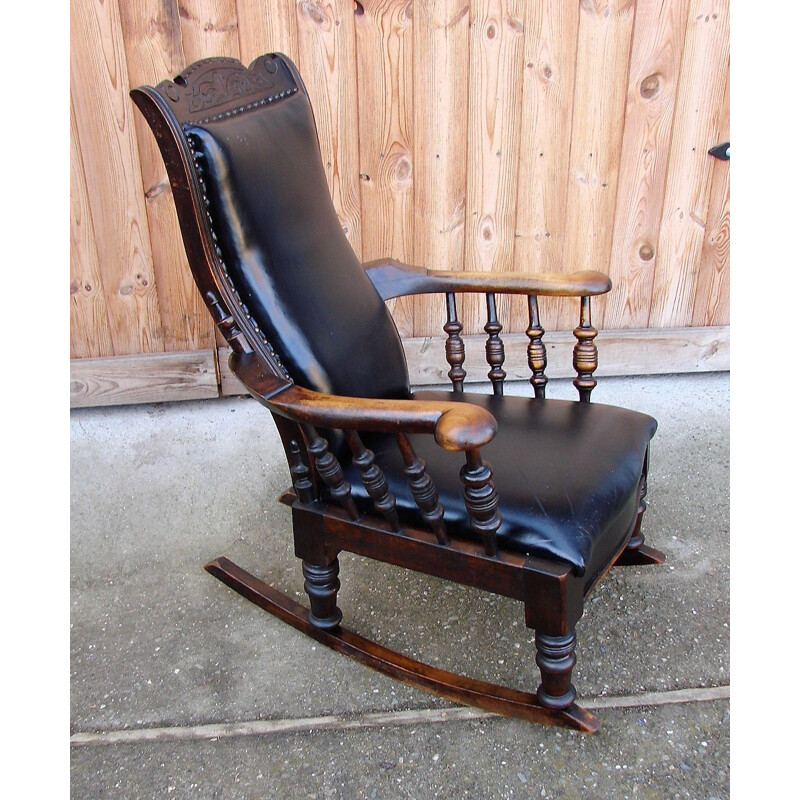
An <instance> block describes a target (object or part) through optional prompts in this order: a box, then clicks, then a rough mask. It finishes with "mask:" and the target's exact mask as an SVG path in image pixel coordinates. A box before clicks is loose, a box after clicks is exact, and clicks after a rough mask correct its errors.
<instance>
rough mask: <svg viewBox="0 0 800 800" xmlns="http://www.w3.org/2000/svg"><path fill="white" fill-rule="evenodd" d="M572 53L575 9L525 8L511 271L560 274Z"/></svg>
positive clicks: (549, 311) (535, 3)
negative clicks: (520, 116)
mask: <svg viewBox="0 0 800 800" xmlns="http://www.w3.org/2000/svg"><path fill="white" fill-rule="evenodd" d="M577 46H578V3H553V2H550V3H542V2H540V1H539V0H528V4H527V15H526V19H525V52H524V62H523V63H524V65H525V66H524V70H523V73H522V118H521V123H520V125H521V131H520V143H519V177H518V186H517V215H516V221H515V228H514V229H515V239H514V265H513V266H514V269H515V270H520V271H522V272H562V271H564V269H565V266H564V265H563V264H562V256H563V253H564V236H565V233H566V208H567V202H566V201H567V184H568V181H567V176H568V172H569V144H570V138H571V137H570V129H571V126H572V96H573V89H574V84H575V55H576V50H577ZM554 303H555V301H553V300H551V298H541V299H540V300H539V307H540V312H541V318H542V321H543V322H544V323H545V327H547V324H549V322H548V321H549V320H553V319H554V318H555V314H556V313H557V310H556V309H555V306H554ZM523 305H524V304H523ZM527 324H528V312H527V309H526V308H524V307H523V308H522V309H521V310H520V309H519V308H514V309H513V312H512V327H513V328H514V330H524V329H525V327H526V326H527Z"/></svg>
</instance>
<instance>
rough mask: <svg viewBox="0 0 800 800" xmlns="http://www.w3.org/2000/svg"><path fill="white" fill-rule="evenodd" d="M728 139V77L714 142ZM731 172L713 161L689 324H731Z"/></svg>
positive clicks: (719, 142)
mask: <svg viewBox="0 0 800 800" xmlns="http://www.w3.org/2000/svg"><path fill="white" fill-rule="evenodd" d="M730 140H731V77H730V64H729V65H728V80H727V85H726V87H725V102H724V103H723V106H722V113H721V114H720V119H719V129H718V131H717V135H716V142H715V143H716V144H721V143H722V142H729V141H730ZM730 255H731V175H730V162H729V161H721V160H717V161H715V162H714V166H713V173H712V175H711V190H710V192H709V204H708V214H707V215H706V231H705V236H704V237H703V248H702V250H701V252H700V266H699V269H698V275H697V292H696V294H695V300H694V310H693V312H692V325H728V324H729V323H730Z"/></svg>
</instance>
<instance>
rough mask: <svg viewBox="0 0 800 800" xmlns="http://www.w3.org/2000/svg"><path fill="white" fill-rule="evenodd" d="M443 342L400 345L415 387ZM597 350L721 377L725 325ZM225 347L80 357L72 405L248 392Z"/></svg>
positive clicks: (470, 364) (519, 342)
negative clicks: (711, 373) (403, 349)
mask: <svg viewBox="0 0 800 800" xmlns="http://www.w3.org/2000/svg"><path fill="white" fill-rule="evenodd" d="M444 340H445V337H444V336H441V337H424V338H416V339H406V340H404V341H403V346H404V347H405V351H406V356H407V358H408V370H409V375H410V377H411V383H412V385H414V386H429V385H436V384H447V383H449V379H448V377H447V370H448V369H449V367H448V364H447V361H446V360H445V357H444ZM485 341H486V337H484V336H465V337H464V344H465V346H466V356H467V357H466V361H465V362H464V368H465V369H466V371H467V382H484V381H486V380H487V377H486V373H487V371H488V367H487V364H486V361H485V359H484V343H485ZM544 341H545V344H546V345H547V358H548V368H547V376H548V377H549V378H565V377H573V376H574V374H575V372H574V370H573V368H572V347H573V345H574V343H575V339H574V337H573V336H572V333H570V332H569V331H555V332H553V333H548V334H546V335H545V339H544ZM503 342H504V344H505V351H506V361H505V364H504V365H503V369H505V370H506V372H507V373H508V378H507V380H528V379H529V378H530V371H529V370H528V367H527V354H526V349H527V345H528V339H527V337H526V336H525V335H524V334H519V333H517V334H509V335H507V336H504V337H503ZM596 342H597V346H598V350H599V352H600V366H599V367H598V369H597V372H596V373H595V375H596V376H597V377H598V378H601V377H603V376H611V375H664V374H671V373H692V372H723V371H727V370H729V369H730V327H729V326H721V327H706V328H660V329H656V328H652V329H651V328H646V329H641V330H613V331H601V332H600V335H599V336H598V337H597V339H596ZM229 353H230V350H229V349H228V348H226V347H220V348H218V350H198V351H192V352H179V353H155V354H150V355H134V356H116V357H111V358H78V359H73V360H72V361H71V362H70V407H71V408H84V407H89V406H106V405H124V404H132V403H161V402H168V401H174V400H203V399H209V398H214V397H224V396H230V395H240V394H246V392H245V390H244V387H243V386H242V385H241V383H239V381H238V380H237V379H236V378H235V377H234V376H233V374H232V373H231V372H230V370H229V369H228V355H229Z"/></svg>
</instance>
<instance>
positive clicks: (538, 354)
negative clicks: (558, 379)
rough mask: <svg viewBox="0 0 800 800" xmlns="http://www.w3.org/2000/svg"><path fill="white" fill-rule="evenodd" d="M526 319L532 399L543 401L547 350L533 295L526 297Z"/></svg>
mask: <svg viewBox="0 0 800 800" xmlns="http://www.w3.org/2000/svg"><path fill="white" fill-rule="evenodd" d="M528 318H529V324H528V329H527V330H526V331H525V335H526V336H527V337H528V339H529V340H530V341H529V342H528V366H529V367H530V370H531V386H533V395H534V397H536V398H538V399H541V400H544V398H545V391H546V386H547V376H546V375H545V374H544V371H545V370H546V369H547V348H546V347H545V346H544V342H543V341H542V337H543V336H544V328H543V327H542V326H541V323H540V322H539V300H538V298H537V297H536V295H535V294H531V295H528Z"/></svg>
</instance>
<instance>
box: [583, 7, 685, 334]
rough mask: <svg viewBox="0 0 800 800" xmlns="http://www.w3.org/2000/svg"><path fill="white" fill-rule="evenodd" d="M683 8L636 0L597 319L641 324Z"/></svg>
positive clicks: (672, 109) (647, 300)
mask: <svg viewBox="0 0 800 800" xmlns="http://www.w3.org/2000/svg"><path fill="white" fill-rule="evenodd" d="M688 11H689V0H672V2H668V3H664V2H657V0H647V2H639V3H638V4H637V6H636V19H635V22H634V29H633V44H632V46H631V64H630V76H629V82H628V100H627V107H626V110H625V134H624V136H623V140H622V157H621V164H620V175H619V185H618V189H617V204H616V214H615V220H614V237H613V243H612V247H611V263H610V265H609V275H610V276H611V281H612V283H613V285H614V288H613V290H612V292H611V294H610V295H608V299H607V301H606V309H605V319H603V318H601V317H600V316H599V315H597V316H596V319H597V324H598V327H599V326H600V325H602V326H603V327H604V328H637V327H638V328H643V327H645V326H646V324H647V318H648V315H649V312H650V296H651V292H652V289H653V276H654V268H655V263H656V262H655V259H656V255H657V254H656V245H657V244H658V233H659V226H660V223H661V213H662V210H663V204H664V189H665V183H666V177H667V163H668V158H669V147H670V138H671V136H672V122H673V118H674V114H675V95H676V90H677V86H678V75H679V72H680V65H681V54H682V52H683V41H684V36H685V33H686V17H687V14H688Z"/></svg>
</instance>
